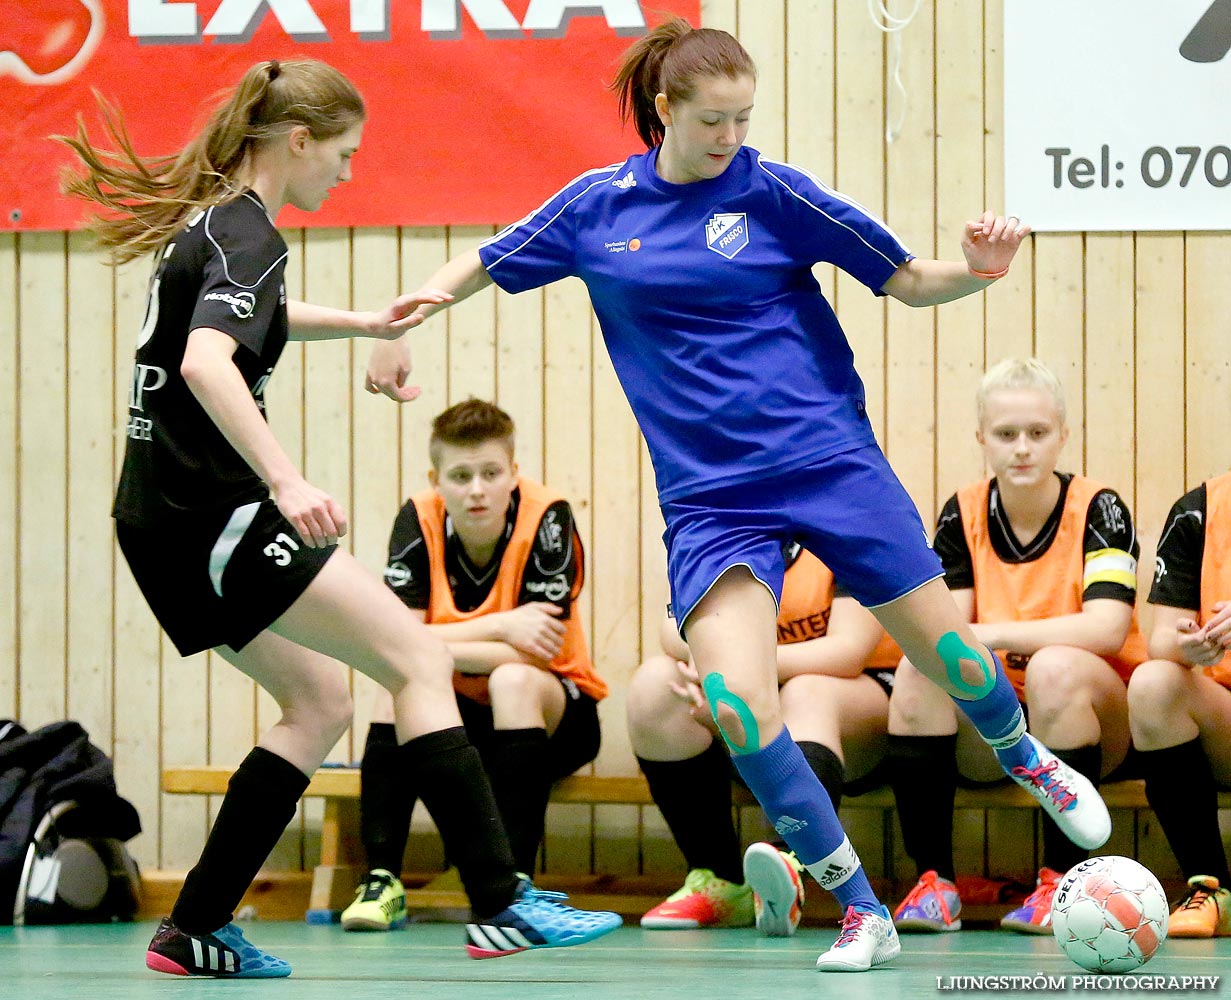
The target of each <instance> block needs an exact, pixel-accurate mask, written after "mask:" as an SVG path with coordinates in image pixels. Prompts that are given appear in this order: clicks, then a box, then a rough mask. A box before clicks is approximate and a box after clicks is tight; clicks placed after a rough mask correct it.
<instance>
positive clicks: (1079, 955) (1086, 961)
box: [1051, 855, 1168, 972]
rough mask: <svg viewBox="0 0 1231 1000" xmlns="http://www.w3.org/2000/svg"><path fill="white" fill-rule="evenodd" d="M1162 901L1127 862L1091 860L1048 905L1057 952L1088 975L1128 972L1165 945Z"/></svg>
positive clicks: (1145, 872) (1150, 879)
mask: <svg viewBox="0 0 1231 1000" xmlns="http://www.w3.org/2000/svg"><path fill="white" fill-rule="evenodd" d="M1167 916H1168V908H1167V897H1166V895H1165V894H1164V893H1163V887H1162V886H1161V885H1159V884H1158V879H1156V878H1155V877H1154V875H1153V874H1152V873H1151V872H1150V870H1149V869H1148V868H1146V867H1144V866H1143V865H1140V864H1138V863H1137V862H1136V861H1133V860H1132V859H1131V858H1121V857H1116V856H1114V855H1108V856H1105V857H1099V858H1091V859H1090V860H1089V861H1083V862H1082V863H1081V864H1079V865H1075V866H1074V867H1073V868H1071V869H1069V872H1068V874H1066V875H1065V876H1064V877H1063V878H1062V879H1061V880H1060V884H1059V886H1057V888H1056V896H1055V899H1054V901H1053V902H1052V910H1051V923H1052V933H1054V934H1055V935H1056V941H1057V943H1059V945H1060V950H1061V951H1063V952H1064V953H1065V954H1066V955H1068V956H1069V958H1071V959H1072V960H1073V961H1074V962H1076V963H1077V964H1078V965H1080V966H1081V967H1082V968H1083V969H1088V970H1089V971H1091V972H1131V971H1132V970H1133V969H1136V968H1139V967H1140V966H1142V965H1145V964H1146V962H1148V961H1149V960H1150V959H1151V958H1152V957H1153V956H1154V953H1155V952H1156V951H1158V949H1159V947H1160V946H1161V945H1162V943H1163V942H1164V941H1165V940H1167Z"/></svg>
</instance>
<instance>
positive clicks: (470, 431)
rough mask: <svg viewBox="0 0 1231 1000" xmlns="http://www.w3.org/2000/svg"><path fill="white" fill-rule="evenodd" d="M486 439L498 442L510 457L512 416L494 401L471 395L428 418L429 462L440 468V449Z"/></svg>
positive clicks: (470, 444) (468, 445)
mask: <svg viewBox="0 0 1231 1000" xmlns="http://www.w3.org/2000/svg"><path fill="white" fill-rule="evenodd" d="M488 441H499V442H500V443H501V444H503V445H504V446H505V447H506V448H508V450H509V457H510V458H512V457H513V418H512V417H510V416H509V415H508V414H507V413H505V412H504V410H502V409H500V407H498V406H497V405H496V404H495V403H488V402H486V401H485V400H482V399H475V398H474V397H473V396H471V397H470V398H469V399H467V400H466V401H465V402H462V403H455V404H454V405H453V406H450V407H449V408H448V409H447V410H445V411H444V413H442V414H440V415H439V416H438V417H437V418H436V419H435V420H433V421H432V437H431V439H430V440H429V441H428V453H429V454H430V455H431V457H432V465H433V467H435V468H439V467H440V448H441V446H442V445H448V446H449V447H452V448H473V447H475V446H477V445H481V444H486V443H487V442H488Z"/></svg>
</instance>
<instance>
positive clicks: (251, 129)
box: [52, 59, 365, 264]
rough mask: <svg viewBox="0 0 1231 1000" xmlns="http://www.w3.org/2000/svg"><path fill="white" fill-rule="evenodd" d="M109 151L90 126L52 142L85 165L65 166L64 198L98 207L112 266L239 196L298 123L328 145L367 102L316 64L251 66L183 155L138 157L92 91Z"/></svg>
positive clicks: (118, 119) (118, 121)
mask: <svg viewBox="0 0 1231 1000" xmlns="http://www.w3.org/2000/svg"><path fill="white" fill-rule="evenodd" d="M94 96H95V99H96V100H97V101H98V105H99V109H100V111H101V114H102V119H103V126H104V128H105V130H106V132H107V134H108V135H109V136H110V138H111V142H112V145H113V146H114V148H112V149H101V148H99V147H97V146H95V145H94V143H93V142H92V141H91V139H90V137H89V134H88V133H87V132H86V127H85V122H84V121H83V120H82V119H81V117H80V116H78V118H77V132H76V134H75V135H71V136H66V135H57V136H52V138H53V139H56V140H57V141H59V142H62V143H64V144H65V145H66V146H69V147H71V148H72V150H73V151H74V152H75V153H76V154H77V157H78V159H79V160H80V161H81V165H80V167H79V168H78V169H75V170H74V169H73V168H71V167H70V168H66V169H65V172H64V174H63V177H62V179H61V188H62V190H63V191H64V193H65V194H67V195H71V196H73V197H75V198H81V199H83V200H85V201H88V202H91V203H93V204H94V205H96V206H98V207H100V208H101V209H102V210H103V211H102V212H98V213H96V214H95V215H94V217H93V218H92V219H91V228H92V229H93V230H94V233H95V235H96V236H97V237H98V242H99V244H100V245H102V246H103V247H106V248H107V249H108V250H110V259H111V262H112V263H113V264H122V263H124V262H126V261H130V260H134V259H135V258H137V257H140V256H142V255H143V254H146V253H148V252H149V251H151V250H154V249H157V248H158V247H160V246H161V245H162V244H163V243H164V242H165V241H166V239H167V237H169V236H170V235H171V234H172V233H174V232H175V231H176V230H177V229H178V228H179V227H180V225H181V223H182V222H183V221H184V219H185V218H187V217H188V216H189V215H191V214H192V213H193V212H195V211H197V210H198V209H200V208H202V207H205V206H207V205H215V204H218V203H220V202H223V201H226V200H227V199H229V198H233V197H235V196H236V195H238V194H239V192H240V184H241V183H242V182H241V181H240V180H239V175H240V173H241V171H243V170H244V168H245V166H246V165H247V163H248V161H249V157H250V154H251V152H252V149H253V147H254V146H256V145H257V144H259V143H261V142H264V141H266V140H268V139H271V138H273V137H275V136H278V135H283V134H285V133H286V132H288V131H290V129H292V128H294V127H295V126H296V125H302V126H304V127H306V128H307V129H308V131H309V133H310V134H311V136H312V138H314V139H330V138H333V137H334V136H337V135H341V134H342V133H343V132H345V131H346V130H347V129H349V128H351V127H352V126H354V125H356V124H357V123H359V122H361V121H363V119H364V115H365V112H364V106H363V98H362V97H360V96H359V91H357V90H356V89H355V87H354V85H353V84H352V83H351V82H350V81H349V80H348V79H346V77H344V76H343V75H342V74H341V73H339V72H338V71H337V70H336V69H334V68H333V67H332V66H329V65H327V64H326V63H323V62H318V61H317V60H315V59H296V60H293V61H290V62H283V63H280V62H279V61H278V60H276V59H271V60H268V61H266V62H259V63H257V64H256V65H255V66H252V67H251V68H249V70H248V71H247V72H246V73H245V74H244V76H243V79H241V80H240V81H239V83H238V84H237V85H236V86H235V88H234V89H233V90H231V91H230V92H229V93H227V94H225V97H224V99H223V100H222V103H221V104H220V105H219V106H218V107H217V108H215V110H214V112H213V114H211V115H210V117H209V121H208V122H207V123H206V124H205V127H204V128H203V129H201V131H200V132H198V133H197V135H196V136H195V137H194V138H193V139H192V140H191V141H190V142H189V143H188V145H187V146H185V147H184V148H183V149H182V150H181V151H180V152H178V153H173V154H170V155H167V156H154V157H141V156H138V155H137V153H136V151H135V150H134V149H133V146H132V141H131V140H130V138H129V135H128V129H127V127H126V125H125V124H124V115H123V112H121V111H120V109H119V108H117V107H115V106H114V105H112V104H109V103H108V102H107V101H106V100H105V99H104V98H103V97H102V96H101V95H100V94H98V93H97V92H95V95H94Z"/></svg>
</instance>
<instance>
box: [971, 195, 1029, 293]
mask: <svg viewBox="0 0 1231 1000" xmlns="http://www.w3.org/2000/svg"><path fill="white" fill-rule="evenodd" d="M1029 235H1030V227H1029V226H1025V225H1022V222H1021V220H1020V219H1019V218H1018V217H1017V216H1016V215H1010V216H1008V217H1007V218H1006V217H1004V216H1001V215H996V214H995V213H994V212H991V211H987V212H984V213H983V215H982V216H980V218H979V219H978V220H977V221H974V222H967V223H966V228H965V230H964V231H963V233H962V253H964V254H965V255H966V266H967V267H969V268H970V273H971V274H973V275H974V276H975V277H977V278H988V279H992V278H1000V277H1003V276H1004V275H1006V274H1007V273H1008V272H1009V265H1010V264H1011V263H1012V262H1013V256H1014V254H1016V253H1017V248H1018V247H1019V246H1021V243H1022V240H1023V239H1025V238H1026V237H1027V236H1029Z"/></svg>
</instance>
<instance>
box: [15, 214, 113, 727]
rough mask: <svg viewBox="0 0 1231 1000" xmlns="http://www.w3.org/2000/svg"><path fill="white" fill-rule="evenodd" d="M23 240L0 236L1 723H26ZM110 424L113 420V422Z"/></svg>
mask: <svg viewBox="0 0 1231 1000" xmlns="http://www.w3.org/2000/svg"><path fill="white" fill-rule="evenodd" d="M20 247H21V237H20V236H18V235H16V234H14V233H5V234H4V235H0V504H2V505H3V506H4V507H5V509H7V510H10V511H13V513H14V516H12V517H8V518H4V519H3V522H2V523H3V527H0V551H3V552H4V554H5V556H4V561H3V563H0V718H8V719H20V718H23V715H22V712H21V709H22V705H21V696H20V692H19V681H20V674H19V673H18V670H17V656H18V649H19V646H20V642H21V638H20V636H21V633H20V631H19V630H18V627H17V595H18V586H19V581H20V580H21V574H20V573H19V572H18V568H19V564H18V559H19V558H20V551H21V549H20V546H19V545H18V544H17V530H18V519H17V516H16V515H17V510H18V508H17V470H18V465H19V462H20V457H19V452H18V446H17V422H18V419H19V407H18V400H17V365H18V358H19V353H18V352H19V350H20V346H19V345H20V339H19V332H20V330H21V328H22V326H21V289H20V286H19V284H18V271H19V260H20V255H21V249H20ZM109 422H110V421H109Z"/></svg>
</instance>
